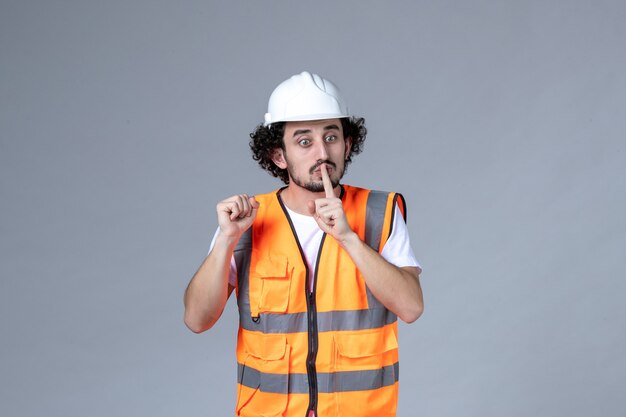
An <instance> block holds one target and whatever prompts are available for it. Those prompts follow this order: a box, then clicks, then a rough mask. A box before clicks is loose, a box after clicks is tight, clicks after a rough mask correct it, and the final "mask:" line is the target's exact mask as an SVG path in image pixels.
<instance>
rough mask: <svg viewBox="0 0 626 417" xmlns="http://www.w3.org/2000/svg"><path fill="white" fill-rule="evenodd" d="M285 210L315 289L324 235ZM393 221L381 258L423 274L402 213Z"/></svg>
mask: <svg viewBox="0 0 626 417" xmlns="http://www.w3.org/2000/svg"><path fill="white" fill-rule="evenodd" d="M285 207H286V206H285ZM286 208H287V212H288V213H289V217H290V218H291V222H292V223H293V227H294V228H295V230H296V234H297V235H298V240H299V241H300V246H302V251H303V252H304V256H305V258H306V261H307V264H308V266H309V272H310V274H311V276H310V277H309V283H310V284H311V285H313V282H312V277H314V276H315V261H316V260H317V254H318V252H319V248H320V242H321V241H322V236H324V232H323V231H322V229H320V228H319V226H318V225H317V223H316V222H315V219H314V218H313V217H312V216H306V215H304V214H299V213H296V212H295V211H292V210H290V209H289V208H288V207H286ZM393 219H394V220H393V227H392V230H391V235H390V236H389V239H387V242H385V246H384V247H383V251H382V253H381V256H382V257H383V258H384V259H385V260H387V261H388V262H389V263H391V264H393V265H395V266H397V267H404V266H414V267H417V268H418V269H419V270H420V271H421V269H422V268H421V267H420V264H419V263H418V262H417V259H416V258H415V254H414V253H413V249H412V248H411V242H410V240H409V232H408V230H407V227H406V223H405V222H404V218H403V217H402V213H400V210H399V209H398V208H397V207H396V212H395V214H394V217H393ZM219 231H220V229H219V227H218V228H217V230H216V231H215V235H214V236H213V240H212V241H211V249H213V245H214V244H215V239H216V238H217V235H218V233H219ZM209 252H210V250H209ZM228 282H229V284H230V285H232V286H233V287H234V286H235V285H236V283H237V265H236V264H235V257H232V258H231V260H230V272H229V277H228Z"/></svg>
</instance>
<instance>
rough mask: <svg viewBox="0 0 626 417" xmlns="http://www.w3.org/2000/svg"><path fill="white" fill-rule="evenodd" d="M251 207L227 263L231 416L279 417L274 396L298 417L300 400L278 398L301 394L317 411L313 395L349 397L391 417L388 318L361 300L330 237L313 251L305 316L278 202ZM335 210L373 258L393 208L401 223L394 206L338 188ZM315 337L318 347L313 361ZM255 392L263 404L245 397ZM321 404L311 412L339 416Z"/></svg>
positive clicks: (273, 197)
mask: <svg viewBox="0 0 626 417" xmlns="http://www.w3.org/2000/svg"><path fill="white" fill-rule="evenodd" d="M279 192H280V191H279ZM257 201H259V202H260V209H259V212H258V214H257V218H256V219H255V222H254V224H253V226H252V227H251V228H250V229H248V231H246V233H245V234H244V235H243V236H242V237H241V239H240V240H239V242H238V244H237V248H236V249H235V253H234V257H235V262H236V265H237V271H238V282H237V300H238V306H239V315H240V330H239V336H238V345H237V358H238V383H239V385H240V387H241V388H240V389H239V395H238V404H237V415H255V413H257V414H262V413H263V414H265V413H266V414H268V415H270V414H272V415H273V413H274V412H275V411H274V410H278V411H276V415H279V414H280V413H282V412H283V411H285V410H286V409H285V410H282V405H281V404H282V403H283V400H278V398H279V397H276V395H284V396H285V400H284V406H285V407H287V404H289V410H288V415H300V414H301V415H303V416H304V415H306V412H307V409H306V407H307V405H306V404H305V402H303V401H301V398H302V397H298V400H296V399H295V397H294V399H293V401H291V400H290V401H286V397H287V396H289V395H300V396H302V395H305V394H309V397H310V400H309V401H308V404H309V405H308V407H312V408H313V409H317V407H318V405H317V393H318V392H319V393H333V392H336V393H340V392H350V401H352V402H353V401H354V400H355V398H358V393H359V392H363V395H364V397H363V399H364V400H365V399H366V398H370V399H371V398H372V397H371V396H372V395H380V396H383V397H381V398H380V401H378V402H379V403H382V404H385V403H388V402H394V404H393V409H394V410H395V398H397V384H396V383H397V381H398V358H397V337H396V334H397V317H396V315H395V314H393V313H392V312H391V311H389V310H387V309H386V308H385V307H384V306H383V305H382V304H381V303H380V302H379V301H378V300H377V299H376V298H375V297H374V296H373V295H372V294H371V292H370V291H369V289H368V288H367V286H366V285H365V281H364V280H363V278H362V277H361V276H360V272H358V269H357V268H356V266H355V265H354V264H353V262H352V260H351V259H350V258H349V256H348V255H347V253H345V251H343V249H341V248H339V246H338V245H337V243H336V242H335V241H334V239H332V238H330V237H326V238H325V239H323V240H322V241H323V244H322V246H321V247H320V252H319V259H318V263H317V271H316V275H317V276H316V279H315V282H316V284H315V287H316V288H315V289H314V293H313V294H312V297H313V300H315V309H314V310H313V311H312V312H311V310H309V307H308V306H309V301H308V298H309V297H307V295H306V294H307V290H306V271H307V268H308V267H307V266H306V263H305V261H304V260H303V255H302V254H301V252H300V250H299V244H298V242H297V237H296V236H295V232H294V231H292V230H291V224H290V220H289V219H288V216H287V214H286V212H283V210H282V209H281V206H282V203H281V202H280V197H279V195H278V193H271V194H265V195H261V196H257ZM342 201H343V204H344V209H345V211H346V217H347V218H348V222H349V223H350V226H351V227H352V229H353V230H354V231H355V232H356V233H357V234H358V235H359V237H360V238H361V239H363V240H364V241H365V242H366V243H367V244H368V245H369V246H370V247H372V248H373V249H374V250H376V251H377V252H380V251H381V250H382V248H383V246H384V244H385V243H386V241H387V239H388V238H389V235H390V234H391V227H392V224H393V214H394V210H395V207H396V205H397V206H398V208H399V209H400V211H401V213H402V214H403V215H404V201H403V200H402V197H401V196H400V195H399V194H394V193H387V192H380V191H369V190H364V189H359V188H356V187H350V186H342ZM337 305H338V306H337ZM311 320H313V321H311ZM311 323H314V324H313V325H312V324H311ZM311 326H313V327H311ZM311 329H314V330H313V331H314V332H315V333H314V334H312V333H311V331H312V330H311ZM307 335H308V340H309V341H308V343H307ZM318 335H320V339H323V344H321V345H320V346H319V353H318ZM322 335H325V336H324V337H323V338H322V337H321V336H322ZM312 337H314V341H313V342H311V338H312ZM353 342H354V343H353ZM311 343H313V344H312V345H311ZM351 345H354V346H351ZM312 346H313V347H312ZM311 348H313V349H315V351H314V354H313V356H312V357H313V358H316V359H315V365H314V366H313V368H310V367H307V366H306V364H305V359H306V357H307V354H306V352H307V351H308V352H309V357H311V351H310V349H311ZM362 351H365V352H364V353H363V352H362ZM337 355H338V356H337ZM311 378H314V380H313V381H311ZM394 386H395V388H393V387H394ZM244 387H245V389H244ZM389 387H391V388H393V389H392V390H391V391H389V389H388V388H389ZM382 389H384V391H381V390H382ZM377 390H378V391H377ZM256 391H259V392H263V393H266V394H267V395H271V397H266V396H262V395H260V394H257V395H255V394H254V393H255V392H256ZM355 395H356V396H357V397H355ZM387 397H388V398H389V400H388V401H387ZM270 398H271V402H272V404H273V405H272V406H269V401H270ZM323 401H326V403H323V404H321V405H320V406H321V407H323V409H324V410H327V411H328V410H330V409H335V410H338V411H337V412H341V410H342V409H343V408H344V406H346V407H347V404H343V403H342V401H344V400H342V397H336V396H334V397H333V396H331V397H328V396H324V397H323ZM328 401H335V402H336V404H335V403H333V404H330V403H328ZM266 406H267V407H269V408H265V407H266ZM390 406H391V405H390ZM270 409H271V410H270ZM385 410H387V409H385ZM373 412H375V410H373ZM331 415H332V414H331ZM367 415H370V414H367ZM371 415H375V414H371ZM381 415H383V414H381ZM384 415H391V414H388V412H387V411H385V414H384Z"/></svg>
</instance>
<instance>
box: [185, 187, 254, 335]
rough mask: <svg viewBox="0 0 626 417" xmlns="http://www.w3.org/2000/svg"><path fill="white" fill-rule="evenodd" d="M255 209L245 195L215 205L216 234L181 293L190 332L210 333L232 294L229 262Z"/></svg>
mask: <svg viewBox="0 0 626 417" xmlns="http://www.w3.org/2000/svg"><path fill="white" fill-rule="evenodd" d="M258 207H259V203H258V202H257V201H256V200H255V199H254V197H248V196H247V195H245V194H244V195H237V196H233V197H230V198H227V199H226V200H224V201H221V202H220V203H218V204H217V208H216V209H217V218H218V223H219V225H220V232H219V234H218V236H217V238H216V239H215V245H214V246H213V249H212V250H211V252H210V253H209V255H208V256H207V257H206V258H205V259H204V262H202V264H201V265H200V268H198V271H196V273H195V274H194V276H193V278H192V279H191V281H190V282H189V285H188V286H187V290H186V291H185V297H184V302H185V324H186V325H187V327H189V329H190V330H191V331H193V332H195V333H201V332H203V331H205V330H208V329H210V328H211V327H213V325H214V324H215V323H216V322H217V320H218V319H219V318H220V316H221V315H222V311H224V306H225V305H226V301H227V300H228V297H229V296H230V294H231V293H232V291H233V287H232V286H231V285H229V284H228V272H229V267H230V259H231V257H232V256H233V251H234V249H235V246H236V245H237V242H238V241H239V238H240V237H241V235H242V234H243V233H244V232H245V231H246V230H247V229H248V228H249V227H250V226H251V225H252V222H253V221H254V218H255V217H256V212H257V209H258Z"/></svg>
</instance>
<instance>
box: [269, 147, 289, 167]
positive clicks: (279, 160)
mask: <svg viewBox="0 0 626 417" xmlns="http://www.w3.org/2000/svg"><path fill="white" fill-rule="evenodd" d="M272 162H274V165H276V166H277V167H278V168H280V169H286V168H287V161H285V154H284V151H283V150H282V149H281V148H276V149H274V150H273V151H272Z"/></svg>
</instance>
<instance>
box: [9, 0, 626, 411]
mask: <svg viewBox="0 0 626 417" xmlns="http://www.w3.org/2000/svg"><path fill="white" fill-rule="evenodd" d="M625 19H626V3H624V2H622V1H495V0H494V1H474V2H463V1H456V2H454V1H411V2H409V1H404V2H400V1H397V2H374V1H344V2H330V1H325V2H320V1H318V2H316V3H306V4H305V3H303V2H302V3H300V2H288V1H266V2H260V1H247V2H215V1H182V2H167V1H147V0H144V1H141V0H133V1H107V2H101V1H9V0H1V1H0V129H1V130H0V135H1V136H0V204H1V206H0V208H1V217H0V256H1V257H2V259H1V262H0V274H1V281H0V285H1V287H0V337H1V343H0V346H1V356H0V385H1V386H0V415H2V416H11V417H21V416H44V415H45V416H64V417H66V416H91V417H100V416H102V417H104V416H106V417H110V416H133V417H134V416H152V417H156V416H168V417H171V416H225V415H232V412H233V408H234V402H235V396H236V392H235V375H236V374H235V370H236V367H235V356H234V346H235V336H236V321H237V319H236V311H235V306H234V303H233V301H234V300H232V299H231V300H230V301H229V304H228V307H227V309H226V311H225V313H224V315H223V317H222V319H221V321H220V322H219V323H218V325H217V326H216V327H215V328H214V329H212V330H211V331H210V332H207V333H205V334H202V335H200V336H197V335H194V334H192V333H191V332H189V331H188V330H187V329H186V328H185V327H184V325H183V322H182V314H183V306H182V294H183V291H184V288H185V287H186V285H187V282H188V280H189V278H190V277H191V276H192V274H193V273H194V272H195V269H196V268H197V266H198V265H199V264H200V262H201V261H202V259H203V257H204V255H205V254H206V250H207V247H208V245H209V242H210V238H211V236H212V233H213V230H214V228H215V227H216V224H217V223H216V219H215V215H214V206H215V203H216V202H217V201H218V200H220V199H222V198H224V197H227V196H229V195H231V194H234V193H241V192H247V193H258V192H263V191H268V190H270V189H273V188H276V187H278V186H279V183H278V182H277V180H275V179H273V178H271V177H270V176H268V175H267V174H265V173H264V172H262V171H261V170H260V169H259V168H258V167H257V166H256V165H255V163H254V161H252V159H251V158H250V152H249V150H248V133H249V132H250V131H251V130H252V129H253V127H254V126H255V125H256V124H257V123H259V122H261V121H262V117H263V113H264V112H265V107H266V103H267V98H268V96H269V94H270V92H271V91H272V89H273V87H274V86H275V85H276V84H277V83H279V82H280V81H282V80H283V79H285V78H287V77H288V76H290V75H292V74H294V73H297V72H300V71H302V70H304V69H308V70H310V71H314V72H317V73H319V74H322V75H324V76H326V77H328V78H330V79H331V80H333V81H335V82H336V83H337V84H338V85H339V86H340V88H341V89H342V90H343V92H344V93H345V96H346V97H347V100H348V103H349V105H350V107H351V109H352V111H353V112H354V113H355V114H358V115H363V116H365V117H366V119H367V122H368V128H369V131H370V134H369V138H368V141H367V142H366V148H365V152H364V153H363V154H362V155H360V156H358V157H357V158H356V159H355V162H354V164H353V165H352V166H351V168H350V170H349V173H348V176H347V177H346V182H347V183H351V184H354V185H361V186H368V187H371V188H379V189H390V190H397V191H400V192H402V193H404V194H405V196H406V198H407V203H408V207H409V228H410V231H411V235H412V239H413V245H414V249H415V251H416V253H417V254H418V257H419V259H420V261H421V263H422V264H423V266H424V273H423V275H422V283H423V287H424V292H425V300H426V311H425V313H424V315H423V316H422V318H421V319H420V320H419V321H418V322H416V323H414V324H412V325H410V326H408V325H401V351H400V353H401V362H402V367H401V368H402V375H401V390H400V403H399V415H400V416H428V417H443V416H481V417H484V416H494V417H495V416H512V417H513V416H527V415H533V416H591V415H594V416H624V415H626V400H625V399H624V397H623V391H624V386H625V383H626V381H625V377H626V359H625V358H624V352H626V331H625V330H626V307H625V303H624V295H625V294H626V284H625V281H624V279H623V274H624V269H625V268H624V267H625V265H624V264H625V261H624V258H625V256H624V249H625V247H626V233H625V232H626V221H625V216H624V212H626V193H625V190H626V187H625V177H626V155H625V142H626V141H625V137H624V132H625V128H626V122H625V121H626V56H625V52H624V51H625V49H624V41H625V39H626V25H625V24H624V22H625V21H626V20H625Z"/></svg>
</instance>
